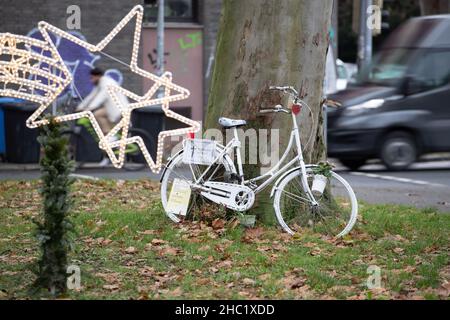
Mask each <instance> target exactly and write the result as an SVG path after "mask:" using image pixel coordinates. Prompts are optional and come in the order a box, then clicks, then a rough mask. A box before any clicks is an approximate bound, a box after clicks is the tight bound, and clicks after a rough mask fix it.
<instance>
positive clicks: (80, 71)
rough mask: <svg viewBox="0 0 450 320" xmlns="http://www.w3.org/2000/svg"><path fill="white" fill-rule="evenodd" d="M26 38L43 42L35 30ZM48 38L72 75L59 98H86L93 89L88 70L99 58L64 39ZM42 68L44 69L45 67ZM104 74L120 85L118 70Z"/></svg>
mask: <svg viewBox="0 0 450 320" xmlns="http://www.w3.org/2000/svg"><path fill="white" fill-rule="evenodd" d="M69 33H70V34H72V35H74V36H76V37H77V38H79V39H81V40H83V41H86V38H85V37H84V35H83V34H81V33H79V32H77V31H69ZM27 36H28V37H31V38H35V39H38V40H44V39H43V37H42V34H41V33H40V32H39V30H38V29H37V28H35V29H33V30H31V31H30V32H29V33H28V35H27ZM50 37H51V38H52V40H53V43H55V45H56V48H57V50H58V52H59V54H60V55H61V58H62V59H63V60H64V63H65V64H66V66H67V67H68V69H69V70H70V72H71V73H72V77H73V81H72V83H71V84H70V86H68V87H67V88H66V89H65V90H64V91H63V92H62V93H61V96H63V95H66V94H71V95H72V96H73V97H78V94H79V95H80V96H81V97H83V98H84V97H86V96H87V95H88V94H89V92H91V90H92V88H93V85H92V84H91V82H90V81H89V75H90V70H91V69H93V68H94V64H95V62H97V61H99V60H100V59H101V56H99V55H95V54H92V53H91V52H89V51H88V50H87V49H85V48H82V47H80V46H79V45H77V44H75V43H74V42H72V41H69V40H67V39H65V38H61V37H56V36H55V35H50ZM31 50H34V51H37V49H36V48H33V47H32V48H31ZM42 67H44V68H45V67H46V66H42ZM105 74H106V75H107V76H109V77H111V78H113V79H114V80H116V81H117V82H118V83H119V84H122V82H123V75H122V73H121V72H120V71H119V70H117V69H108V70H106V72H105ZM40 80H41V81H43V82H44V83H46V82H47V81H48V80H47V79H40Z"/></svg>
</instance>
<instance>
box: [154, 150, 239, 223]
mask: <svg viewBox="0 0 450 320" xmlns="http://www.w3.org/2000/svg"><path fill="white" fill-rule="evenodd" d="M218 152H219V151H218ZM207 168H208V166H205V165H198V164H189V163H184V162H183V151H180V152H179V153H178V154H177V155H175V156H174V158H173V160H171V161H170V162H169V163H168V164H167V167H166V169H165V171H164V173H163V176H162V178H161V202H162V205H163V207H164V212H165V213H166V215H167V217H169V218H170V219H171V220H172V221H173V222H176V223H178V222H180V221H181V218H182V217H180V216H177V215H174V214H172V213H170V212H168V211H167V207H168V206H167V203H168V201H169V195H170V192H171V190H172V185H173V182H174V180H175V179H181V180H184V181H187V182H193V181H195V180H197V178H199V177H200V176H201V175H202V174H203V173H204V172H205V170H206V169H207ZM230 173H231V174H236V169H235V167H234V164H233V161H232V160H231V158H230V157H229V156H228V155H225V156H224V157H222V159H220V160H219V161H218V163H217V164H214V165H213V166H212V167H211V169H210V170H208V172H207V174H206V175H205V177H204V179H203V180H204V181H220V182H224V181H225V180H226V175H227V174H230ZM210 203H211V202H210V201H209V200H206V199H204V198H203V197H202V196H201V195H200V193H199V192H197V191H195V190H192V192H191V198H190V201H189V208H188V212H187V215H186V216H187V217H189V216H191V215H192V214H194V213H195V212H196V211H202V209H204V208H206V206H207V205H208V204H210Z"/></svg>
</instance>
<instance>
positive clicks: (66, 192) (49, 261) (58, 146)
mask: <svg viewBox="0 0 450 320" xmlns="http://www.w3.org/2000/svg"><path fill="white" fill-rule="evenodd" d="M48 120H49V121H50V124H49V125H48V126H43V127H42V128H41V131H40V136H39V137H38V141H39V143H40V144H41V146H42V150H43V156H42V158H41V161H40V166H41V173H42V175H41V180H42V188H41V189H40V194H41V196H42V199H43V210H42V213H41V214H40V216H39V218H38V219H36V220H35V223H36V225H37V230H36V236H37V239H38V241H39V243H40V249H41V257H40V260H39V261H38V271H37V273H38V274H37V276H38V278H37V280H36V282H35V285H36V286H37V287H38V288H45V289H47V290H49V292H50V293H51V294H53V295H60V294H63V293H65V292H66V289H67V287H66V281H67V273H66V272H67V261H68V258H67V256H68V253H69V252H70V250H71V248H72V243H71V239H70V234H71V232H72V231H73V225H72V223H71V222H70V220H69V218H68V216H69V210H70V207H71V205H72V199H71V194H70V191H71V184H72V183H73V181H74V180H73V179H71V178H70V177H69V175H70V173H71V172H72V171H73V168H74V164H73V162H72V161H70V160H69V157H68V152H67V146H68V138H67V137H66V136H64V135H63V134H62V132H63V130H64V126H63V125H62V124H60V123H57V122H55V121H54V120H53V118H48Z"/></svg>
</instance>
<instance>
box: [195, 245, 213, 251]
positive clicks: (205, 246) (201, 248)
mask: <svg viewBox="0 0 450 320" xmlns="http://www.w3.org/2000/svg"><path fill="white" fill-rule="evenodd" d="M209 249H211V247H210V246H208V245H204V246H202V247H200V248H198V251H207V250H209Z"/></svg>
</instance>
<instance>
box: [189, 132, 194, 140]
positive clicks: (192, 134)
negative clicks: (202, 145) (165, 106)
mask: <svg viewBox="0 0 450 320" xmlns="http://www.w3.org/2000/svg"><path fill="white" fill-rule="evenodd" d="M187 135H188V139H194V138H195V133H194V132H189V133H188V134H187Z"/></svg>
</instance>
